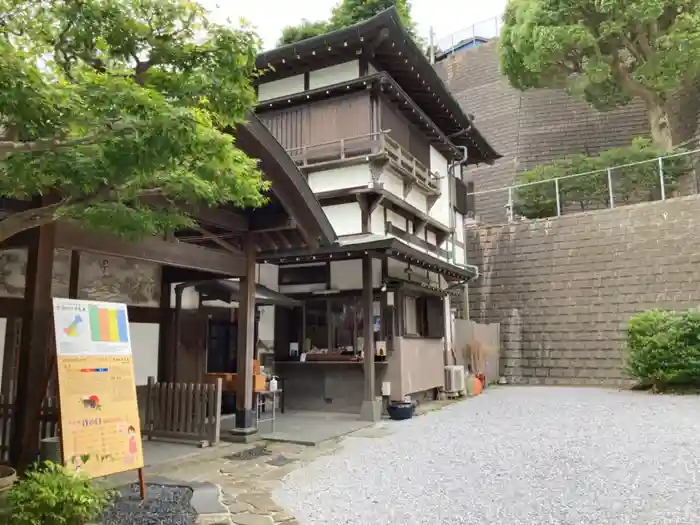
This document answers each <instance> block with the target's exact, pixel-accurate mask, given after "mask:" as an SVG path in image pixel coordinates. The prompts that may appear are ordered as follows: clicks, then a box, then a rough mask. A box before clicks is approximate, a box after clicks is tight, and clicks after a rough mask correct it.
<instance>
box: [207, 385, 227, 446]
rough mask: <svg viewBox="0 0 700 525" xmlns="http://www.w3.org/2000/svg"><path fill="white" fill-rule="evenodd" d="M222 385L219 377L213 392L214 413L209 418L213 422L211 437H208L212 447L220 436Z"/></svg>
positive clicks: (216, 443) (217, 442)
mask: <svg viewBox="0 0 700 525" xmlns="http://www.w3.org/2000/svg"><path fill="white" fill-rule="evenodd" d="M223 385H224V383H223V380H222V379H221V378H220V377H218V378H217V379H216V385H215V387H216V389H215V391H214V403H213V405H214V406H213V410H214V412H213V413H212V414H210V416H209V417H211V418H213V421H212V423H211V436H209V442H210V443H211V444H212V445H218V444H219V440H220V436H221V397H222V391H223Z"/></svg>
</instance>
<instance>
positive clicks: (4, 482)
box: [0, 465, 17, 497]
mask: <svg viewBox="0 0 700 525" xmlns="http://www.w3.org/2000/svg"><path fill="white" fill-rule="evenodd" d="M15 481H17V472H15V469H13V468H12V467H8V466H6V465H0V497H2V496H4V493H5V492H7V491H8V490H10V489H11V488H12V485H14V483H15Z"/></svg>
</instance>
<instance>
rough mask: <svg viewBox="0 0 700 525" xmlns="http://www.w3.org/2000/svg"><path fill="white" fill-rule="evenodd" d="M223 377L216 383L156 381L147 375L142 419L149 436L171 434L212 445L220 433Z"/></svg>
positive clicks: (177, 437)
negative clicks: (143, 417) (144, 407)
mask: <svg viewBox="0 0 700 525" xmlns="http://www.w3.org/2000/svg"><path fill="white" fill-rule="evenodd" d="M221 393H222V381H221V379H218V380H217V382H216V383H212V384H208V383H196V384H194V383H158V382H156V379H155V378H154V377H149V378H148V389H147V393H146V411H145V421H143V422H142V427H143V428H142V432H143V434H144V435H146V437H147V438H148V440H149V441H150V440H152V439H154V438H170V439H182V440H196V441H203V442H208V443H209V444H210V445H215V444H217V443H218V442H219V436H220V433H221Z"/></svg>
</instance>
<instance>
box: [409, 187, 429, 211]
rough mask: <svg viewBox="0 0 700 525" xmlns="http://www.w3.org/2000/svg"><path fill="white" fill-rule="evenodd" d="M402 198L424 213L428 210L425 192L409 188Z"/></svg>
mask: <svg viewBox="0 0 700 525" xmlns="http://www.w3.org/2000/svg"><path fill="white" fill-rule="evenodd" d="M404 200H405V201H406V202H407V203H409V204H410V205H411V206H415V207H416V208H418V209H419V210H420V211H422V212H424V213H426V212H427V211H428V200H427V198H426V196H425V194H424V193H421V191H420V190H418V189H416V188H414V189H413V190H411V191H410V192H409V193H408V195H406V198H405V199H404Z"/></svg>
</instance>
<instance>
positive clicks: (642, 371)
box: [627, 310, 700, 390]
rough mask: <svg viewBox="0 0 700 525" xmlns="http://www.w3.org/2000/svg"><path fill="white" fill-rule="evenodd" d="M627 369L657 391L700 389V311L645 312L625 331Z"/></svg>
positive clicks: (638, 315) (630, 322)
mask: <svg viewBox="0 0 700 525" xmlns="http://www.w3.org/2000/svg"><path fill="white" fill-rule="evenodd" d="M627 369H628V372H629V373H630V374H631V375H632V376H633V377H635V378H637V379H639V380H640V381H641V382H642V383H644V384H648V385H653V386H654V387H655V388H657V389H659V390H663V389H666V388H672V387H678V386H692V387H699V386H700V311H699V310H687V311H681V312H678V311H666V310H648V311H646V312H642V313H639V314H637V315H635V316H634V317H632V319H630V321H629V325H628V328H627Z"/></svg>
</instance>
